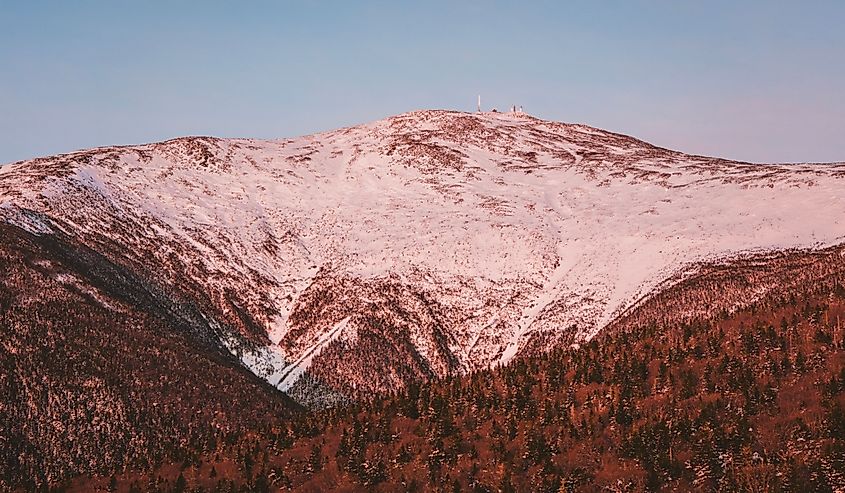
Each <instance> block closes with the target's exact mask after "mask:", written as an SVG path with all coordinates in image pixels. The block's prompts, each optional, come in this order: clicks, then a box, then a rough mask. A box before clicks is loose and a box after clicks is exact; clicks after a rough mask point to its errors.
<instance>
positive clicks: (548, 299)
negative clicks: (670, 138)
mask: <svg viewBox="0 0 845 493" xmlns="http://www.w3.org/2000/svg"><path fill="white" fill-rule="evenodd" d="M0 218H2V219H4V220H6V221H9V222H11V223H13V224H15V225H17V226H19V227H21V228H24V229H26V230H28V231H31V232H32V233H35V234H51V233H52V232H53V231H55V230H61V231H64V232H65V233H67V234H70V235H73V236H75V237H77V238H79V239H81V240H82V241H83V242H86V243H87V244H89V245H91V246H92V247H93V248H100V247H101V246H102V245H104V244H109V245H111V250H110V251H112V252H113V253H112V255H113V256H115V258H119V259H122V260H121V261H122V262H124V263H131V264H133V265H135V266H136V267H139V266H144V268H146V269H148V270H149V272H150V273H151V277H152V278H154V279H157V280H159V281H160V282H161V283H162V284H163V285H165V286H170V287H172V288H173V289H177V290H178V289H183V290H186V292H189V293H201V295H202V296H203V297H205V298H203V299H206V298H207V300H206V301H205V302H204V303H205V305H204V306H206V308H207V310H208V314H209V318H215V319H216V320H218V322H219V327H218V329H216V330H217V332H218V334H219V337H220V339H221V343H223V344H225V345H226V347H229V348H230V349H231V350H232V352H233V354H236V355H237V356H238V357H239V358H240V359H241V360H242V361H243V362H244V364H245V365H247V366H248V367H250V368H251V369H252V370H253V371H254V372H255V373H256V374H258V375H259V376H261V377H262V378H265V379H267V380H268V381H269V382H270V383H272V384H273V385H276V386H279V387H280V388H281V389H283V390H291V389H292V388H294V387H295V385H296V382H297V381H298V380H299V378H300V377H301V376H302V375H303V374H304V372H306V371H311V372H312V373H314V375H317V376H318V377H320V378H321V379H322V380H323V381H324V382H325V383H326V384H327V385H329V386H330V387H332V388H334V389H338V388H340V387H343V385H341V384H343V383H345V384H347V385H348V386H349V387H350V388H370V387H372V388H373V389H379V388H385V387H391V386H393V387H396V386H401V385H403V384H404V383H406V381H407V379H408V378H412V377H415V376H417V377H422V378H424V377H427V376H435V375H439V376H443V375H445V374H448V373H455V372H463V371H469V370H471V369H474V368H481V367H486V366H490V365H495V364H499V363H505V362H507V361H509V360H511V359H512V358H514V357H515V356H517V355H519V354H520V353H521V351H524V350H525V348H526V343H527V342H528V341H529V340H530V339H531V338H532V337H537V336H539V335H542V336H543V340H544V341H548V342H545V343H544V344H546V345H547V346H548V345H553V344H559V343H567V344H568V343H572V342H577V341H582V340H586V339H589V338H591V337H593V336H594V335H595V334H596V333H597V332H598V331H599V330H601V329H602V327H604V326H606V325H607V324H609V323H610V322H612V321H613V320H614V318H615V317H616V316H617V315H619V314H620V313H621V312H622V311H623V310H625V309H626V308H629V307H630V306H631V305H632V304H634V303H636V302H637V301H638V300H640V299H641V298H642V297H643V296H646V295H648V294H649V293H651V292H653V291H654V290H655V289H657V288H658V287H660V286H661V284H662V283H664V282H665V281H666V280H667V279H671V278H674V277H677V276H678V275H682V273H683V272H685V271H686V270H688V269H690V268H692V267H694V266H695V265H697V264H698V263H700V262H704V261H712V260H718V259H726V258H731V257H734V256H737V255H743V254H746V253H749V252H756V251H768V250H782V249H792V248H817V247H822V246H828V245H832V244H838V243H841V242H843V238H845V222H843V218H845V164H842V163H839V164H788V165H780V164H750V163H740V162H732V161H727V160H722V159H713V158H707V157H701V156H691V155H686V154H682V153H679V152H674V151H669V150H665V149H661V148H657V147H654V146H652V145H650V144H647V143H645V142H642V141H639V140H636V139H633V138H630V137H627V136H623V135H619V134H614V133H610V132H605V131H602V130H599V129H595V128H591V127H587V126H584V125H572V124H563V123H556V122H548V121H543V120H539V119H536V118H532V117H530V116H525V115H520V114H505V113H479V114H469V113H459V112H450V111H418V112H412V113H407V114H403V115H399V116H396V117H391V118H387V119H385V120H381V121H377V122H374V123H370V124H365V125H360V126H356V127H351V128H344V129H340V130H336V131H331V132H326V133H321V134H316V135H310V136H305V137H300V138H295V139H286V140H273V141H260V140H249V139H214V138H206V137H198V138H183V139H176V140H171V141H167V142H163V143H157V144H148V145H139V146H132V147H119V148H101V149H94V150H90V151H82V152H78V153H72V154H66V155H61V156H55V157H51V158H43V159H37V160H33V161H27V162H20V163H15V164H12V165H8V166H3V167H0ZM139 268H140V267H139ZM185 285H190V289H187V288H184V286H185ZM373 334H376V335H377V336H378V338H382V339H385V338H386V339H387V343H389V344H390V346H385V347H390V348H399V349H396V351H401V352H397V353H395V354H394V353H390V354H388V353H387V352H384V353H383V354H382V353H378V354H373V348H374V347H375V346H372V344H375V342H372V341H374V340H375V339H374V337H376V336H374V335H373ZM368 341H370V342H368ZM379 347H380V346H379ZM327 348H334V349H333V350H328V349H327ZM391 350H392V349H391ZM323 351H325V354H321V353H322V352H323ZM332 351H333V352H332ZM340 354H344V355H347V356H348V359H347V358H340V357H336V356H332V355H340ZM380 358H381V359H380ZM402 358H410V359H411V360H413V365H410V366H413V371H412V370H408V369H407V368H402V365H404V364H406V362H404V361H402ZM410 366H409V367H410ZM409 372H410V373H409ZM332 375H335V376H336V378H335V377H332ZM373 382H377V383H373Z"/></svg>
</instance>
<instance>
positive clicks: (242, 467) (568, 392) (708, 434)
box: [66, 247, 845, 493]
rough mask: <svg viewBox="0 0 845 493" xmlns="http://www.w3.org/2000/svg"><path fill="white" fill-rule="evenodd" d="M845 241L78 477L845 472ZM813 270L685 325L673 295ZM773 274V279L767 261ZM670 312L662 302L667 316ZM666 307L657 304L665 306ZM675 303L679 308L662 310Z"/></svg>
mask: <svg viewBox="0 0 845 493" xmlns="http://www.w3.org/2000/svg"><path fill="white" fill-rule="evenodd" d="M843 254H845V248H843V247H836V248H829V249H824V250H821V251H817V252H812V253H809V254H804V253H789V254H782V255H776V256H767V257H765V258H758V259H755V260H753V261H745V262H742V263H741V265H737V266H732V267H731V268H729V269H721V268H715V267H713V268H709V269H707V271H706V272H702V273H701V274H700V275H698V276H697V277H696V278H695V279H694V280H693V279H689V280H687V281H685V282H683V283H681V284H682V286H679V287H678V291H677V292H675V293H667V295H670V296H669V297H662V296H661V297H656V298H654V299H651V300H649V301H647V302H645V303H643V304H641V305H640V306H639V307H638V308H635V309H634V310H632V311H631V313H629V315H628V316H627V317H626V322H625V323H621V324H616V325H614V326H610V327H607V328H606V329H604V330H602V331H601V332H600V333H599V334H598V335H597V336H596V337H595V338H593V339H592V340H591V341H590V342H589V343H587V344H583V345H581V346H580V347H571V348H557V349H554V350H551V351H549V352H547V353H544V354H541V355H532V356H529V357H524V358H523V357H517V358H515V359H514V360H513V361H511V363H510V364H508V365H506V366H503V367H497V368H495V369H487V370H480V371H477V372H474V373H472V374H471V375H465V376H461V377H453V378H448V379H441V380H436V381H431V382H427V383H422V384H419V385H417V384H410V385H409V388H408V389H407V391H406V392H402V393H399V394H398V395H391V396H387V397H385V398H381V399H376V400H374V401H372V402H366V403H362V404H360V405H352V406H348V407H345V408H339V409H331V410H328V411H324V412H321V413H316V414H309V415H300V418H302V417H305V418H307V419H304V420H303V419H294V420H292V421H290V422H288V428H287V431H286V432H284V433H275V434H274V433H266V434H263V435H260V436H258V437H246V438H245V439H244V440H243V445H242V446H241V447H240V448H239V449H237V450H238V452H237V454H232V453H231V452H229V453H225V452H223V453H221V452H218V451H213V450H212V451H201V452H199V454H198V456H197V457H196V458H195V459H193V460H192V461H186V462H182V463H172V462H171V463H167V462H165V463H164V464H162V465H161V466H158V467H155V466H154V467H152V468H150V469H147V470H134V471H128V472H123V473H118V474H115V475H113V476H111V477H109V476H107V475H106V476H84V477H80V478H76V479H75V480H73V481H71V482H69V483H68V484H67V485H66V486H68V487H69V490H70V491H90V490H91V489H95V488H98V487H99V488H102V489H105V488H106V487H107V486H108V485H112V486H113V488H112V490H117V491H126V490H128V491H141V490H145V491H187V490H188V489H190V490H191V491H215V492H222V491H277V490H281V491H304V492H312V491H368V492H369V491H378V492H393V491H403V492H422V491H472V492H478V493H484V492H487V493H492V492H517V491H532V492H538V493H540V492H543V493H545V492H549V493H555V492H559V491H579V492H580V491H584V492H593V491H595V492H599V491H737V492H755V491H772V492H805V491H813V492H830V493H833V492H835V491H842V490H843V488H845V323H843V322H845V265H844V264H843V262H842V257H843ZM796 275H797V276H798V277H800V278H801V279H802V280H803V281H804V282H798V283H796V284H794V285H791V286H790V287H789V288H788V289H786V290H784V291H782V292H776V291H777V290H775V291H770V292H769V293H768V294H766V295H765V296H763V297H762V298H760V299H758V300H757V301H756V302H754V303H753V304H752V305H751V306H749V307H747V308H745V309H742V310H736V311H734V312H732V313H721V314H719V315H717V316H715V317H709V318H697V319H695V320H691V321H690V322H689V323H676V322H673V321H671V320H672V319H673V317H672V316H671V315H670V314H669V312H671V309H672V306H671V304H672V303H674V302H675V301H674V300H677V299H679V298H688V299H693V300H695V301H697V302H698V303H702V304H704V303H707V301H708V300H709V299H712V292H713V287H714V286H718V287H720V288H721V289H722V290H725V291H729V292H731V293H736V292H739V291H742V289H744V288H742V285H744V284H745V283H751V284H753V283H757V282H760V281H762V282H763V283H764V284H765V283H766V282H767V281H766V280H765V278H766V277H767V276H778V277H781V278H789V277H792V276H796ZM761 276H762V277H761ZM659 314H664V315H659ZM655 315H658V316H657V317H655ZM661 319H668V321H667V322H665V323H664V322H662V321H661Z"/></svg>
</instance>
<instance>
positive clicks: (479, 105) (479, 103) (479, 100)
mask: <svg viewBox="0 0 845 493" xmlns="http://www.w3.org/2000/svg"><path fill="white" fill-rule="evenodd" d="M478 112H479V113H481V94H479V95H478Z"/></svg>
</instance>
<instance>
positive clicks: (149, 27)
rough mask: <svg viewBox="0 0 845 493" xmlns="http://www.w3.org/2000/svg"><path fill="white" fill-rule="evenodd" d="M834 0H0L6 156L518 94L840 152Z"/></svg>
mask: <svg viewBox="0 0 845 493" xmlns="http://www.w3.org/2000/svg"><path fill="white" fill-rule="evenodd" d="M843 20H845V2H842V1H830V2H827V1H821V0H819V1H808V2H800V1H794V2H780V1H777V0H767V1H750V0H749V1H707V2H693V1H678V0H675V1H669V0H666V1H658V0H654V1H642V2H637V1H601V2H592V1H589V2H588V1H571V2H564V1H548V2H541V1H538V2H530V1H523V2H494V1H486V2H482V1H471V0H466V1H459V0H451V1H444V2H440V1H435V0H428V1H426V2H404V1H400V0H394V1H384V2H371V1H361V2H353V1H350V0H346V1H338V2H331V1H304V0H303V1H290V2H282V1H273V2H269V1H266V2H265V1H257V0H253V1H244V2H222V1H220V2H217V1H213V0H205V1H187V0H183V1H169V2H163V1H162V2H158V1H152V0H145V1H132V2H129V1H122V0H109V1H100V2H95V1H85V0H72V1H71V0H69V1H55V2H47V1H39V0H21V1H8V0H0V163H6V162H12V161H16V160H21V159H28V158H33V157H37V156H43V155H50V154H56V153H60V152H68V151H72V150H76V149H82V148H88V147H94V146H103V145H116V144H135V143H143V142H151V141H158V140H164V139H168V138H172V137H178V136H183V135H214V136H219V137H255V138H281V137H293V136H297V135H303V134H308V133H313V132H316V131H321V130H329V129H333V128H337V127H341V126H347V125H353V124H356V123H363V122H368V121H372V120H377V119H380V118H384V117H386V116H389V115H393V114H398V113H403V112H406V111H411V110H415V109H423V108H442V109H457V110H465V111H474V110H475V105H476V98H477V95H478V94H481V96H482V102H483V105H484V107H485V108H487V109H489V108H491V107H494V106H495V107H498V108H507V107H509V106H510V105H512V104H517V105H522V106H523V107H524V108H525V110H526V111H527V112H529V113H531V114H532V115H534V116H537V117H540V118H544V119H549V120H558V121H564V122H573V123H586V124H589V125H593V126H596V127H600V128H605V129H608V130H612V131H615V132H621V133H625V134H629V135H633V136H635V137H638V138H641V139H644V140H647V141H649V142H652V143H654V144H656V145H660V146H663V147H669V148H673V149H678V150H682V151H685V152H690V153H694V154H704V155H711V156H719V157H726V158H732V159H739V160H747V161H752V162H806V161H816V162H824V161H845V138H843V130H845V96H843V94H845V29H842V21H843Z"/></svg>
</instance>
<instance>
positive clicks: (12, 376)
mask: <svg viewBox="0 0 845 493" xmlns="http://www.w3.org/2000/svg"><path fill="white" fill-rule="evenodd" d="M0 369H2V373H0V396H2V399H0V430H2V433H0V490H4V491H5V490H7V489H8V488H9V487H17V488H23V489H24V490H27V491H36V490H38V491H46V487H47V486H48V485H55V484H57V483H61V482H63V481H66V480H67V479H69V478H73V477H76V476H78V475H80V474H110V473H111V472H113V471H120V470H124V469H125V468H134V469H138V468H142V469H143V468H150V467H152V466H153V465H154V464H157V463H161V462H162V461H166V462H169V461H182V460H186V459H188V458H191V457H193V456H194V455H195V454H196V453H197V451H199V450H215V449H219V450H226V449H227V448H228V446H227V443H232V442H233V441H234V439H240V438H242V437H243V436H244V435H248V434H250V433H257V432H259V433H260V432H261V430H264V429H266V428H267V427H271V426H274V425H276V426H278V425H279V424H284V423H285V422H286V421H288V420H290V419H291V418H292V417H294V416H296V415H297V414H299V412H300V411H301V408H300V406H298V405H297V404H295V403H294V402H292V401H291V400H290V399H289V398H288V397H287V396H285V395H284V394H282V393H281V392H279V391H278V390H276V389H274V388H273V387H271V386H270V385H268V384H267V383H266V382H264V381H262V380H261V379H259V378H257V377H256V376H255V375H253V374H252V373H250V372H249V371H247V370H246V369H244V368H243V367H242V366H241V365H240V364H239V361H238V360H237V359H236V358H234V357H233V356H232V355H231V354H230V353H229V351H228V350H227V349H226V348H225V347H224V346H222V345H221V344H220V343H219V342H218V340H217V337H216V336H215V335H214V334H213V331H212V328H211V327H210V325H209V324H208V323H207V322H205V321H204V320H203V317H202V315H201V313H200V311H199V310H198V309H197V307H196V306H195V304H194V303H193V302H192V301H191V300H180V299H178V298H177V297H172V296H167V295H165V293H163V292H160V291H159V290H158V288H157V287H156V285H154V284H149V283H147V282H146V281H144V280H143V279H141V278H139V277H138V276H136V275H134V274H133V273H132V272H131V271H129V270H127V269H124V268H122V267H120V266H118V265H115V264H113V263H112V262H110V261H109V260H108V259H106V258H105V257H103V256H102V255H100V254H99V253H97V252H95V251H93V250H90V249H89V248H86V247H85V246H84V245H81V244H79V243H78V242H76V241H74V240H73V239H71V238H69V237H66V236H64V235H62V234H53V235H38V234H33V233H30V232H27V231H25V230H22V229H20V228H17V227H14V226H11V225H9V224H0ZM233 404H234V405H233Z"/></svg>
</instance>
